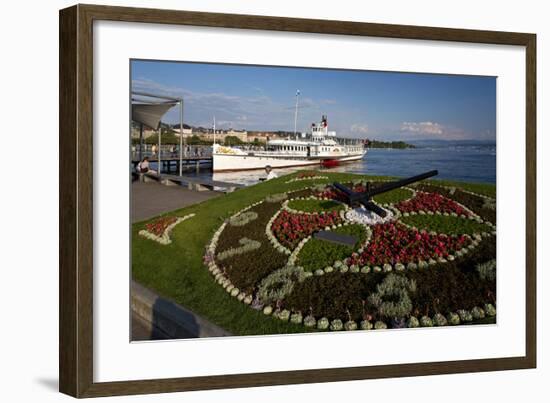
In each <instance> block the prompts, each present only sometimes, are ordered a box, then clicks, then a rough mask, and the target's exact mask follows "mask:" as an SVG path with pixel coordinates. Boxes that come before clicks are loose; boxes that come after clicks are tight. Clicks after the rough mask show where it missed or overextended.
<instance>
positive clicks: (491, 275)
mask: <svg viewBox="0 0 550 403" xmlns="http://www.w3.org/2000/svg"><path fill="white" fill-rule="evenodd" d="M476 270H477V272H478V273H479V277H480V278H481V279H482V280H489V281H494V280H495V279H496V277H497V261H496V259H491V260H489V261H488V262H485V263H480V264H478V265H477V266H476Z"/></svg>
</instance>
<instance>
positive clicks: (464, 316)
mask: <svg viewBox="0 0 550 403" xmlns="http://www.w3.org/2000/svg"><path fill="white" fill-rule="evenodd" d="M456 313H458V316H459V318H460V320H461V321H462V322H471V321H472V320H473V317H472V314H471V313H470V311H467V310H465V309H459V310H458V311H457V312H456Z"/></svg>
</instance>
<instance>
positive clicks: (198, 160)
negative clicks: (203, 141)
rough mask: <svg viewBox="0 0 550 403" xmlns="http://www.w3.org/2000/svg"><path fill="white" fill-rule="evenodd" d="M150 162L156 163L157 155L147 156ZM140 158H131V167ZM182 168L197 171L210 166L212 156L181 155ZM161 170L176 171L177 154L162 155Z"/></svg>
mask: <svg viewBox="0 0 550 403" xmlns="http://www.w3.org/2000/svg"><path fill="white" fill-rule="evenodd" d="M149 161H150V162H151V163H158V157H155V156H151V155H150V156H149ZM139 162H140V160H139V159H136V158H135V157H133V158H132V167H133V168H134V169H135V167H136V166H137V164H139ZM181 162H182V167H183V170H186V171H189V169H193V170H195V171H196V172H199V170H200V168H201V167H212V156H210V155H208V156H204V157H203V156H198V157H183V158H182V159H181ZM160 164H161V169H160V170H161V172H168V173H172V172H174V173H177V172H179V164H180V159H179V156H162V157H161V158H160Z"/></svg>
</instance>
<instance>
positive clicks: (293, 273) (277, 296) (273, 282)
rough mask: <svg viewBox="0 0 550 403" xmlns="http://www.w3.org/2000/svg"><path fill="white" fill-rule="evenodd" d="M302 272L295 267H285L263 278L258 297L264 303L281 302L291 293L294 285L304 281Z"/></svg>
mask: <svg viewBox="0 0 550 403" xmlns="http://www.w3.org/2000/svg"><path fill="white" fill-rule="evenodd" d="M305 278H306V276H305V273H304V270H303V269H302V268H301V267H297V266H285V267H283V268H282V269H279V270H277V271H275V272H273V273H271V274H270V275H269V276H267V277H266V278H264V279H263V280H262V282H261V284H260V287H259V289H258V296H259V297H260V299H261V300H262V302H264V303H270V302H273V301H278V300H282V299H283V298H285V297H286V296H287V295H288V294H290V293H291V292H292V289H293V288H294V283H296V282H301V281H304V279H305Z"/></svg>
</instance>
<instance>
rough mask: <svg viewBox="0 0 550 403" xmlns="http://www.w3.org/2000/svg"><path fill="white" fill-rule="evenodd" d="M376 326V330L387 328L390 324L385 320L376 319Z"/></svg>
mask: <svg viewBox="0 0 550 403" xmlns="http://www.w3.org/2000/svg"><path fill="white" fill-rule="evenodd" d="M374 328H375V329H376V330H380V329H387V328H388V325H386V324H385V323H384V322H382V321H380V320H378V321H376V323H375V324H374Z"/></svg>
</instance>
